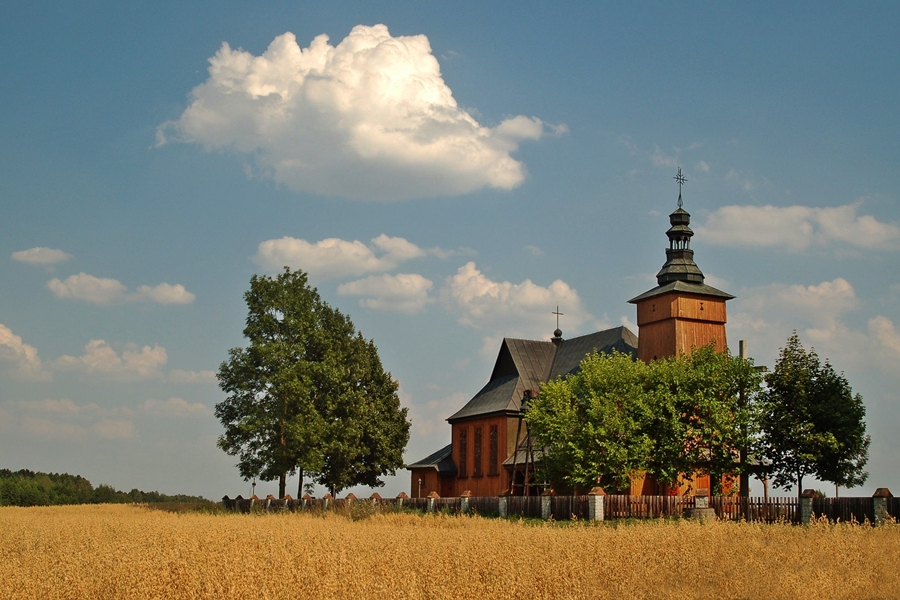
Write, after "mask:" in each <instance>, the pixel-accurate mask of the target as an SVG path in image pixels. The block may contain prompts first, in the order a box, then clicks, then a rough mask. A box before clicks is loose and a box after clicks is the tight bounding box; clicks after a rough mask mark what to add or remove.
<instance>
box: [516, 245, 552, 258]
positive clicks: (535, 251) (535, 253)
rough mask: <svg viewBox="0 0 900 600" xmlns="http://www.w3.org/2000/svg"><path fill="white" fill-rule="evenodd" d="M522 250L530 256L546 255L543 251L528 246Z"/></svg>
mask: <svg viewBox="0 0 900 600" xmlns="http://www.w3.org/2000/svg"><path fill="white" fill-rule="evenodd" d="M522 249H523V250H525V251H526V252H528V253H529V254H531V255H532V256H543V255H544V254H546V253H545V252H544V251H543V250H541V249H540V248H538V247H537V246H531V245H528V246H525V247H524V248H522Z"/></svg>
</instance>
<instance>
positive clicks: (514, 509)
mask: <svg viewBox="0 0 900 600" xmlns="http://www.w3.org/2000/svg"><path fill="white" fill-rule="evenodd" d="M506 514H508V515H509V516H516V517H526V518H532V519H540V518H541V497H540V496H507V498H506Z"/></svg>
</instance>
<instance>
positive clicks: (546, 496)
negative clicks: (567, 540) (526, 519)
mask: <svg viewBox="0 0 900 600" xmlns="http://www.w3.org/2000/svg"><path fill="white" fill-rule="evenodd" d="M551 494H552V492H551V491H550V490H547V491H546V492H544V493H543V494H541V518H542V519H544V520H545V521H546V520H548V519H549V518H550V517H551V516H553V510H552V505H551V504H550V503H551V502H552V500H551V499H550V495H551Z"/></svg>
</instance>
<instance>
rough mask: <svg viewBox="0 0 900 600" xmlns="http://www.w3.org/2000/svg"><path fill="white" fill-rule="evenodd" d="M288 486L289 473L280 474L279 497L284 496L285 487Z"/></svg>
mask: <svg viewBox="0 0 900 600" xmlns="http://www.w3.org/2000/svg"><path fill="white" fill-rule="evenodd" d="M286 487H287V473H282V474H281V475H279V476H278V497H279V498H284V493H285V488H286Z"/></svg>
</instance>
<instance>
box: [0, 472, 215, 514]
mask: <svg viewBox="0 0 900 600" xmlns="http://www.w3.org/2000/svg"><path fill="white" fill-rule="evenodd" d="M132 502H150V503H160V502H208V500H206V499H205V498H202V497H200V496H187V495H184V494H176V495H173V496H170V495H167V494H161V493H159V492H142V491H140V490H138V489H133V490H131V491H130V492H128V493H125V492H122V491H117V490H116V489H115V488H113V487H111V486H108V485H104V484H100V485H99V486H97V487H96V488H94V486H93V485H91V482H90V481H88V480H87V479H85V478H84V477H81V476H80V475H69V474H68V473H40V472H35V471H29V470H28V469H22V470H19V471H11V470H9V469H0V506H53V505H62V504H99V503H117V504H123V503H132Z"/></svg>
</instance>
